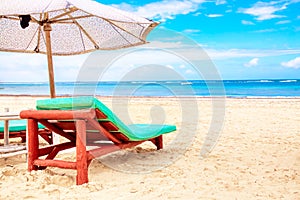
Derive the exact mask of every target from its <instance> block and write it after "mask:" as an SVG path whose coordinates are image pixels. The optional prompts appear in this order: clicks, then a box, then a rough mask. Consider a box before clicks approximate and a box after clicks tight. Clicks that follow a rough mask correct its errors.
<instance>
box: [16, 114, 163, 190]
mask: <svg viewBox="0 0 300 200" xmlns="http://www.w3.org/2000/svg"><path fill="white" fill-rule="evenodd" d="M20 117H21V118H23V119H28V170H29V171H32V170H38V169H45V168H46V167H47V166H52V167H59V168H65V169H75V170H77V176H76V184H77V185H81V184H84V183H88V167H89V165H90V163H91V161H92V160H93V159H94V158H96V157H99V156H102V155H105V154H107V153H110V152H113V151H117V150H120V149H125V148H130V147H133V146H136V145H139V144H141V143H143V142H145V141H151V142H153V144H155V145H156V147H157V149H162V148H163V140H162V135H160V136H158V137H156V138H152V139H149V140H143V141H129V139H128V138H127V137H126V136H125V135H123V134H122V133H120V132H118V128H117V127H116V126H115V125H114V124H113V123H112V122H110V121H105V120H100V121H99V120H97V119H107V117H106V116H105V115H104V114H103V113H102V112H101V111H100V110H99V109H88V110H25V111H22V112H21V113H20ZM38 123H41V124H43V125H44V126H45V127H47V128H48V129H49V130H51V131H53V132H55V133H57V134H59V135H60V136H62V137H64V138H66V139H68V140H69V141H67V142H64V143H60V144H56V145H51V146H48V147H42V148H40V147H39V141H38V135H39V132H38ZM89 130H97V131H98V132H95V131H93V132H92V131H89ZM96 141H97V143H96ZM99 141H105V142H104V143H99ZM107 141H111V142H112V143H108V142H107ZM86 146H98V147H99V148H95V149H92V150H87V149H86ZM73 147H76V161H74V162H72V161H64V160H55V159H54V158H55V156H56V155H57V154H58V153H59V152H60V151H62V150H66V149H70V148H73ZM41 156H46V158H45V159H41V158H40V157H41Z"/></svg>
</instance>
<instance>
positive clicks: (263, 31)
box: [253, 28, 276, 33]
mask: <svg viewBox="0 0 300 200" xmlns="http://www.w3.org/2000/svg"><path fill="white" fill-rule="evenodd" d="M275 31H276V29H274V28H269V29H263V30H257V31H253V32H254V33H272V32H275Z"/></svg>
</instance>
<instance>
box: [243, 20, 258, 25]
mask: <svg viewBox="0 0 300 200" xmlns="http://www.w3.org/2000/svg"><path fill="white" fill-rule="evenodd" d="M242 24H244V25H255V24H254V23H253V22H250V21H247V20H242Z"/></svg>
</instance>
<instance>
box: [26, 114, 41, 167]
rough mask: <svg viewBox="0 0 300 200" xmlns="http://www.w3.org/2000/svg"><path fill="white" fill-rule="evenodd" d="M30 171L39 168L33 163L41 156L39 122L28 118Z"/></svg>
mask: <svg viewBox="0 0 300 200" xmlns="http://www.w3.org/2000/svg"><path fill="white" fill-rule="evenodd" d="M27 129H28V161H27V162H28V163H27V164H28V171H32V170H37V169H38V168H37V166H35V165H33V162H34V160H36V159H38V157H39V149H38V148H39V138H38V122H37V121H36V120H35V119H28V121H27Z"/></svg>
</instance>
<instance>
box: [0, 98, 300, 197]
mask: <svg viewBox="0 0 300 200" xmlns="http://www.w3.org/2000/svg"><path fill="white" fill-rule="evenodd" d="M39 98H44V97H30V96H19V97H17V96H1V97H0V112H3V111H4V110H5V108H9V110H10V111H11V112H19V111H20V110H22V109H30V108H34V106H35V100H36V99H39ZM99 98H100V99H101V100H102V101H103V102H104V103H105V104H107V105H108V106H109V107H111V108H112V109H113V110H116V112H120V113H119V115H121V116H120V117H121V118H122V117H123V118H125V121H126V122H133V123H151V122H163V123H166V124H175V125H176V126H177V129H178V131H176V132H174V133H171V134H168V135H165V137H164V139H165V140H164V145H165V148H164V149H163V150H160V151H155V148H154V147H153V146H152V145H151V144H144V145H141V146H139V147H136V148H134V149H130V150H126V151H120V152H117V153H113V154H109V155H107V156H105V157H102V158H99V159H96V160H94V161H93V162H92V164H91V165H90V168H89V180H90V182H89V183H88V184H84V185H80V186H76V185H75V176H76V172H75V171H74V170H66V169H58V168H48V169H46V170H43V171H33V172H31V173H30V172H27V169H26V166H27V165H26V155H18V156H13V157H9V158H1V159H0V190H1V192H0V199H6V200H9V199H300V99H232V98H227V99H226V106H225V115H223V114H222V110H223V108H222V103H223V101H222V99H219V100H218V101H219V102H217V103H216V104H212V99H211V98H197V99H196V100H195V99H193V98H182V99H177V98H130V99H129V101H127V100H126V99H121V100H120V99H117V100H116V98H114V99H111V98H109V97H99ZM195 102H196V104H195ZM220 102H221V103H220ZM126 103H128V104H127V105H126ZM213 105H215V106H213ZM189 106H190V107H189ZM124 108H126V111H128V114H127V115H125V114H124ZM213 108H214V109H213ZM218 112H219V113H218ZM125 113H126V112H125ZM159 113H162V114H159ZM196 113H198V115H195V114H196ZM216 113H217V114H218V115H216ZM214 114H215V115H214ZM190 119H191V120H190ZM223 120H224V121H223ZM220 124H221V125H222V131H221V132H220V133H216V132H214V131H216V130H215V129H214V127H215V126H218V125H220ZM207 135H211V136H213V137H211V138H209V137H208V139H210V140H208V141H210V143H207V140H206V139H207ZM217 136H218V137H217ZM189 138H191V139H189ZM216 139H217V141H215V140H216ZM214 141H215V142H216V144H215V146H214V148H213V149H212V151H211V152H210V153H207V154H205V155H204V156H201V152H202V153H203V149H204V150H205V149H207V148H209V146H208V147H207V146H206V148H205V145H207V144H209V145H210V144H214ZM0 143H3V141H0ZM201 150H202V151H201ZM204 152H205V151H204ZM59 157H60V158H64V159H72V158H74V153H72V152H66V153H64V154H61V155H59Z"/></svg>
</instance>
